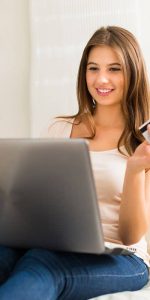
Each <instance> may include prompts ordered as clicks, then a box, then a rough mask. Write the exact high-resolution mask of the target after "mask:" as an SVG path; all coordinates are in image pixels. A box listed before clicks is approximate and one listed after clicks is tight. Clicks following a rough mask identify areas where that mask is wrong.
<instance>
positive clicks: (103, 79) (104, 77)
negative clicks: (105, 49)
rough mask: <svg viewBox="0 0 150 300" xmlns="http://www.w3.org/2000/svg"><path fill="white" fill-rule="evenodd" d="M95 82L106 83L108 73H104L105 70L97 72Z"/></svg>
mask: <svg viewBox="0 0 150 300" xmlns="http://www.w3.org/2000/svg"><path fill="white" fill-rule="evenodd" d="M97 82H98V83H99V84H103V83H108V82H109V77H108V74H106V72H99V74H98V75H97Z"/></svg>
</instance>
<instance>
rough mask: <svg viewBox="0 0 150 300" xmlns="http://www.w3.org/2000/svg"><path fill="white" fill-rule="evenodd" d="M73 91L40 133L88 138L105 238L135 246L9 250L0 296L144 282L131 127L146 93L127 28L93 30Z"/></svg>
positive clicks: (149, 157)
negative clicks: (73, 98)
mask: <svg viewBox="0 0 150 300" xmlns="http://www.w3.org/2000/svg"><path fill="white" fill-rule="evenodd" d="M77 96H78V104H79V110H78V113H77V114H76V115H74V116H71V117H70V116H68V117H66V118H65V117H64V118H63V119H62V118H56V119H55V120H53V121H52V122H51V123H50V124H49V126H48V128H47V131H46V137H51V138H52V137H53V138H58V137H59V138H60V137H61V138H62V137H64V138H81V137H82V138H85V139H88V141H89V152H90V157H91V163H92V168H93V175H94V180H95V184H96V189H97V199H98V204H99V208H100V212H101V219H102V228H103V234H104V240H105V243H106V244H107V245H109V246H110V249H113V250H115V247H116V246H120V247H122V248H125V249H129V250H133V249H134V253H133V252H132V253H131V254H130V255H123V254H122V252H121V253H119V255H115V254H114V252H113V251H112V252H111V253H110V254H107V255H106V253H105V252H104V253H103V254H101V255H99V256H98V255H94V254H90V255H89V254H86V253H82V254H80V253H74V252H73V253H68V252H58V251H50V250H47V249H31V250H28V251H27V252H26V253H25V254H24V255H23V256H22V258H21V259H20V260H19V259H18V256H17V255H16V253H18V252H17V251H16V250H14V249H12V250H11V256H12V260H11V263H10V264H9V270H10V271H9V272H10V274H9V276H8V268H7V266H5V264H2V266H3V270H2V271H3V277H2V279H3V281H5V282H4V283H3V285H1V286H0V299H1V300H7V299H11V300H19V299H22V300H23V299H24V300H26V299H28V300H30V299H31V300H34V299H35V300H38V299H39V300H41V299H49V300H57V299H61V300H63V299H67V300H73V299H76V300H87V299H89V298H92V297H96V296H101V295H104V294H110V293H115V292H122V291H127V290H128V291H135V290H139V289H141V288H142V287H143V286H144V285H145V284H146V283H147V282H148V275H149V269H148V267H149V266H150V257H149V254H148V252H147V242H146V238H145V237H146V234H147V231H148V226H149V224H150V171H149V170H150V145H149V144H148V143H147V142H146V141H143V139H144V138H143V136H142V134H141V133H140V131H139V129H138V128H139V126H140V125H141V123H142V122H144V121H146V119H147V118H148V117H149V111H150V96H149V85H148V80H147V73H146V70H145V65H144V60H143V58H142V54H141V50H140V47H139V44H138V42H137V40H136V39H135V37H134V36H133V34H132V33H130V32H129V31H128V30H126V29H124V28H121V27H117V26H107V27H101V28H100V29H98V30H97V31H96V32H95V33H94V34H93V35H92V37H91V38H90V40H89V42H88V43H87V45H86V47H85V49H84V51H83V55H82V58H81V62H80V66H79V73H78V82H77ZM93 99H94V103H93ZM148 130H149V128H148ZM149 134H150V131H149ZM68 159H69V158H68ZM73 172H74V170H73ZM75 175H76V176H78V174H75ZM66 176H69V174H66ZM76 176H75V177H76ZM81 184H82V182H81ZM83 184H84V178H83ZM79 209H80V207H79ZM81 230H82V228H81ZM87 237H88V232H87ZM91 243H92V241H91ZM0 250H1V252H2V253H1V257H4V254H7V255H6V256H8V249H5V248H0ZM54 250H55V249H54ZM2 255H3V256H2ZM16 260H17V264H16V265H15V267H14V268H13V265H14V264H15V263H16ZM2 261H4V258H3V259H2ZM12 269H13V272H12V271H11V270H12ZM7 277H8V278H7ZM6 278H7V280H6Z"/></svg>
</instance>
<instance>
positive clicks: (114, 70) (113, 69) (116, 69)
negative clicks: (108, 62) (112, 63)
mask: <svg viewBox="0 0 150 300" xmlns="http://www.w3.org/2000/svg"><path fill="white" fill-rule="evenodd" d="M109 70H110V71H111V72H117V71H121V68H115V67H112V68H110V69H109Z"/></svg>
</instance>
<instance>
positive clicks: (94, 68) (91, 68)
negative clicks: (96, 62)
mask: <svg viewBox="0 0 150 300" xmlns="http://www.w3.org/2000/svg"><path fill="white" fill-rule="evenodd" d="M88 70H90V71H97V70H98V68H96V67H90V68H88Z"/></svg>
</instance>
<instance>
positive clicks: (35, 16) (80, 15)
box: [30, 0, 150, 136]
mask: <svg viewBox="0 0 150 300" xmlns="http://www.w3.org/2000/svg"><path fill="white" fill-rule="evenodd" d="M30 4H31V6H30V11H31V15H30V16H31V29H32V30H31V31H32V75H31V116H32V117H31V119H32V123H31V135H32V136H36V135H38V134H39V132H40V130H41V128H42V126H44V124H45V122H46V121H47V120H48V119H49V118H51V117H54V116H56V115H60V114H71V113H75V112H76V108H77V102H76V90H75V87H76V75H77V70H78V65H79V61H80V57H81V53H82V51H83V48H84V46H85V43H86V42H87V41H88V39H89V38H90V36H91V34H92V33H93V32H94V31H95V30H96V29H97V28H98V27H100V26H102V25H119V26H123V27H125V28H127V29H129V30H131V31H132V32H133V33H134V34H135V35H136V36H137V38H138V39H139V41H140V42H141V46H142V49H143V52H144V54H145V55H146V59H147V64H148V67H149V65H150V54H149V52H150V51H149V49H150V39H149V29H148V24H150V20H149V11H150V2H149V0H142V1H140V0H132V1H130V0H126V1H124V0H123V1H121V0H91V1H90V0H61V1H60V0H45V1H42V0H32V1H31V2H30ZM148 39H149V42H148Z"/></svg>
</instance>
